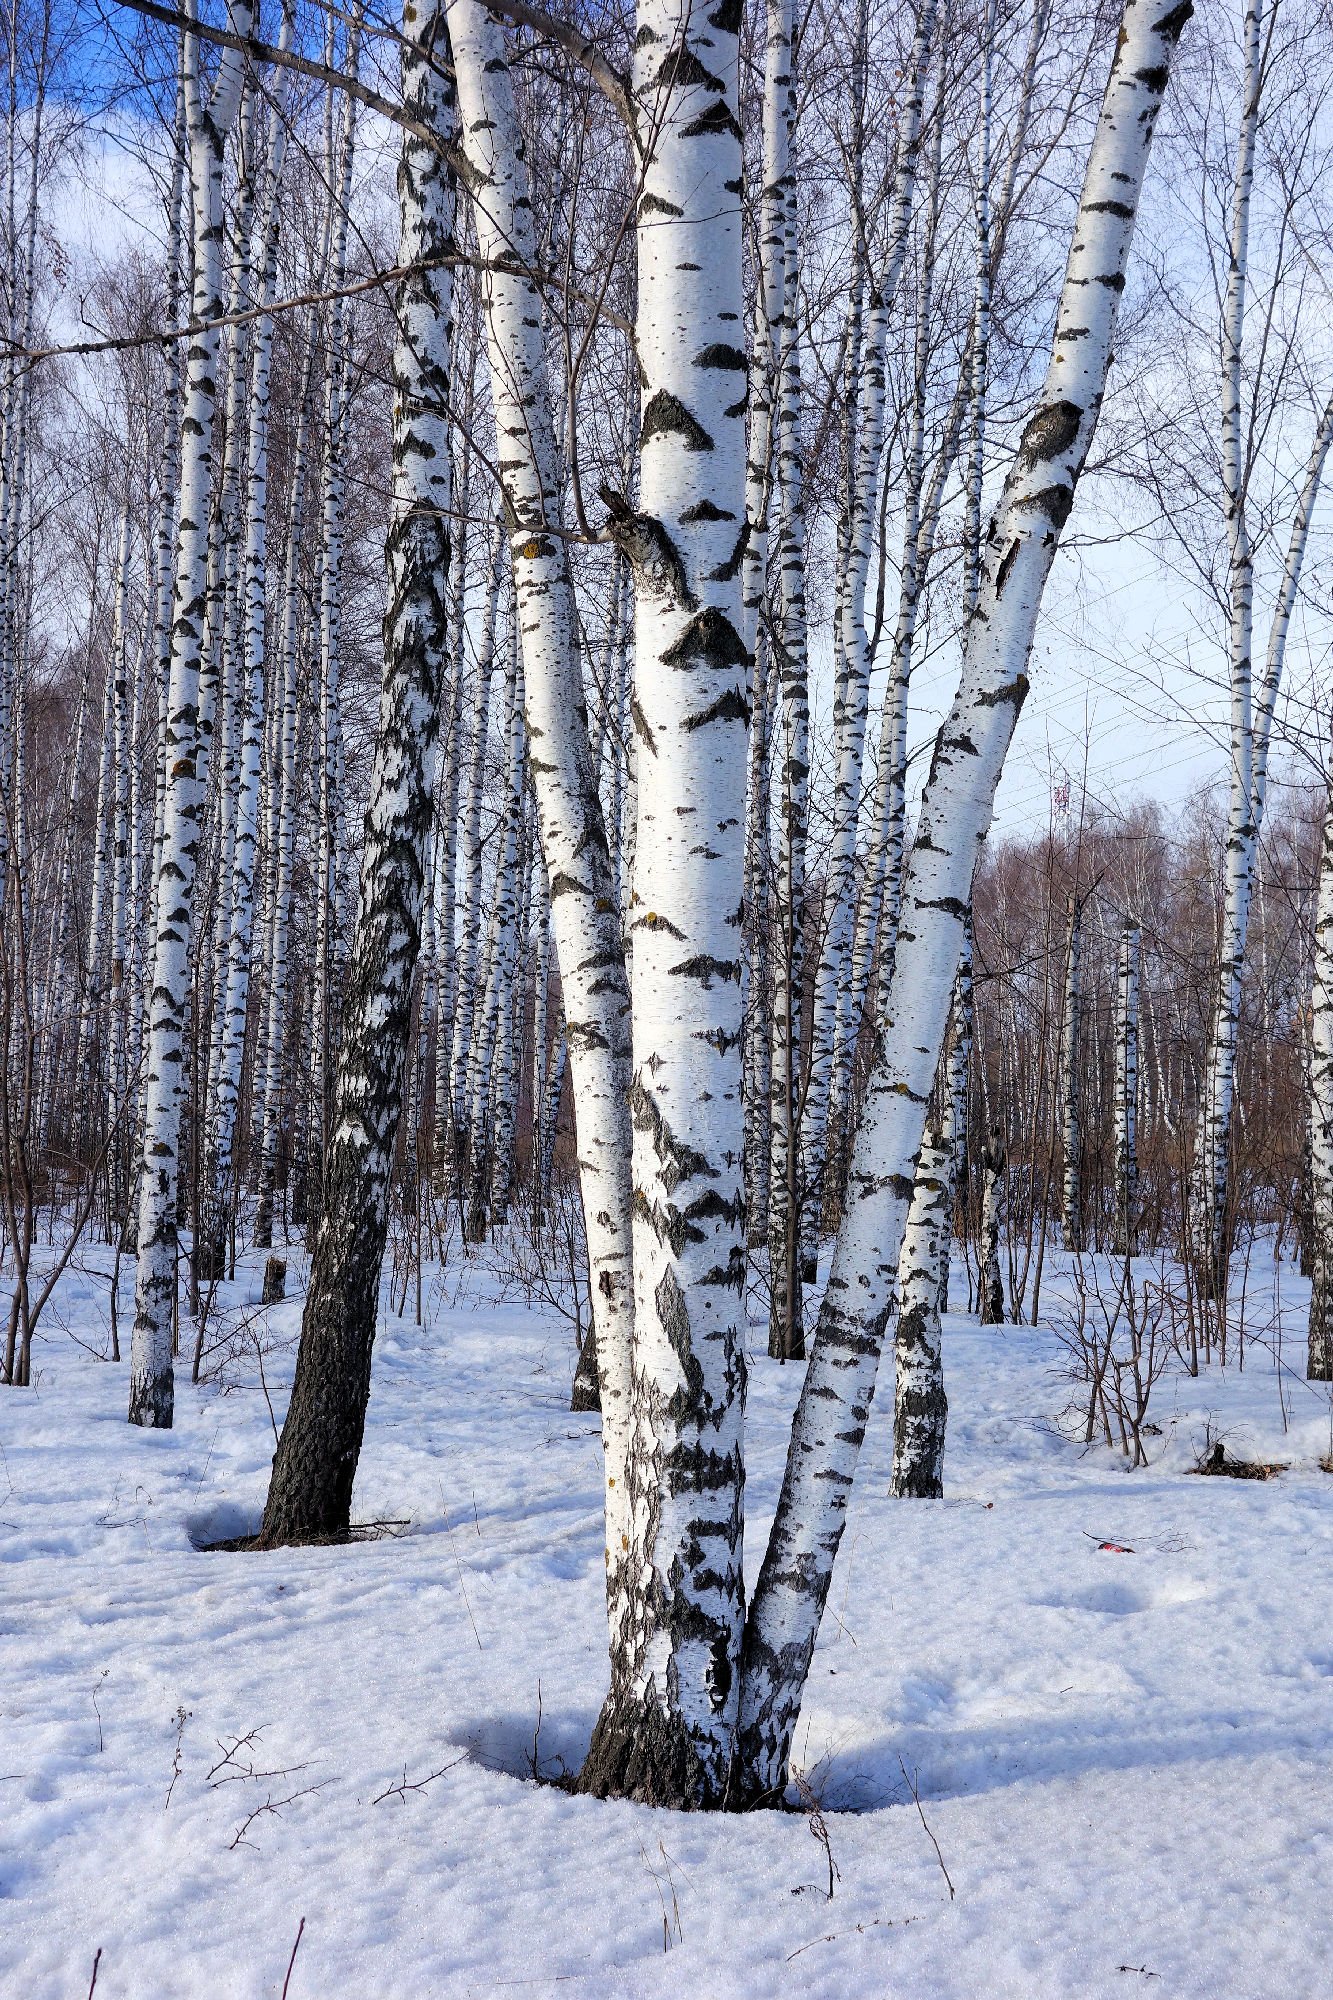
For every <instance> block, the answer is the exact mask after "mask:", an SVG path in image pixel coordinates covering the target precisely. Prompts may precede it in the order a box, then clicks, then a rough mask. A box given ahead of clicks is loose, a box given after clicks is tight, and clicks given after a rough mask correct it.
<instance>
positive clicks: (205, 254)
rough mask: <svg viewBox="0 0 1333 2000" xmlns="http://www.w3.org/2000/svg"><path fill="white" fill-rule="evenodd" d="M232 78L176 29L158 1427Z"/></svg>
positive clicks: (154, 1423)
mask: <svg viewBox="0 0 1333 2000" xmlns="http://www.w3.org/2000/svg"><path fill="white" fill-rule="evenodd" d="M192 13H193V10H192V9H191V14H192ZM227 20H228V24H229V26H230V27H231V29H232V30H233V31H234V32H236V33H237V34H240V35H248V34H249V33H250V30H251V27H252V24H253V10H252V8H251V6H250V5H249V0H230V4H229V5H228V9H227ZM243 75H244V67H243V63H242V59H241V57H240V56H239V55H238V54H237V53H235V52H234V51H232V50H227V51H225V52H224V53H223V55H222V58H221V62H220V64H219V67H218V71H217V75H216V78H215V80H214V83H213V87H212V90H211V91H210V92H209V93H208V94H207V96H205V94H204V92H203V89H202V86H201V83H200V76H199V44H198V39H197V38H196V37H194V36H187V38H186V46H185V95H186V113H187V120H188V130H189V146H190V164H191V179H192V183H193V191H194V298H193V314H194V320H195V324H196V331H195V332H194V333H193V334H192V335H191V337H190V342H189V347H188V350H187V354H186V386H185V397H184V405H183V412H182V425H181V482H180V519H179V525H178V528H177V532H176V562H175V584H174V590H173V600H172V609H173V617H172V634H171V674H170V684H169V688H168V693H167V714H166V724H165V732H164V738H163V741H164V745H165V777H164V795H163V816H162V845H161V854H160V857H159V860H158V865H157V877H156V883H155V908H154V924H153V928H154V955H153V990H152V1002H151V1016H150V1020H149V1026H148V1046H147V1061H146V1069H147V1074H146V1088H145V1102H144V1139H143V1167H142V1172H141V1176H140V1183H139V1189H140V1192H139V1226H138V1245H139V1252H138V1267H137V1271H136V1275H135V1298H134V1334H133V1340H132V1343H131V1349H130V1399H129V1419H130V1422H131V1423H134V1424H142V1425H144V1426H146V1427H148V1428H159V1429H162V1428H169V1427H170V1424H171V1420H172V1413H173V1409H174V1405H175V1383H174V1378H173V1371H172V1336H173V1329H174V1319H175V1303H176V1176H177V1171H178V1167H179V1146H180V1128H181V1102H182V1096H183V1083H184V1075H183V1071H184V1061H185V1053H186V1050H185V1009H186V1003H187V999H188V995H189V988H190V971H191V966H190V938H191V933H192V929H193V918H194V886H195V869H196V863H197V860H198V852H199V831H200V812H201V807H202V803H203V796H204V790H205V785H206V780H207V772H206V771H205V770H204V769H202V768H201V764H202V763H203V762H204V760H205V758H206V750H207V746H206V744H205V743H204V741H203V740H202V737H201V731H200V727H199V677H200V667H201V663H202V659H203V651H204V641H205V627H204V619H205V610H206V602H207V594H208V515H209V502H210V497H211V492H212V483H213V426H214V419H215V416H216V411H217V368H218V332H217V328H216V326H215V325H214V324H212V322H214V321H216V319H217V317H218V315H219V313H220V312H221V310H222V231H223V221H222V191H223V154H224V151H225V148H226V143H227V133H228V130H229V129H230V127H231V124H232V121H233V119H234V118H235V116H236V111H237V108H238V106H239V103H240V97H241V85H242V79H243Z"/></svg>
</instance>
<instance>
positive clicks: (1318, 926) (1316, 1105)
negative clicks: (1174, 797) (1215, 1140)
mask: <svg viewBox="0 0 1333 2000" xmlns="http://www.w3.org/2000/svg"><path fill="white" fill-rule="evenodd" d="M1309 1131H1310V1221H1311V1228H1310V1235H1311V1239H1312V1247H1313V1251H1314V1255H1313V1258H1312V1265H1313V1269H1312V1272H1311V1286H1310V1325H1309V1337H1308V1344H1307V1350H1306V1364H1305V1373H1306V1377H1307V1379H1308V1380H1309V1381H1311V1382H1333V786H1331V787H1330V792H1329V797H1328V800H1327V802H1326V804H1325V808H1324V839H1323V847H1322V850H1321V854H1320V861H1319V900H1318V903H1317V906H1316V909H1315V925H1314V980H1313V986H1312V991H1311V995H1310V1120H1309Z"/></svg>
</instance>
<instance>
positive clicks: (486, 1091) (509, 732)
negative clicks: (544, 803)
mask: <svg viewBox="0 0 1333 2000" xmlns="http://www.w3.org/2000/svg"><path fill="white" fill-rule="evenodd" d="M508 681H509V687H508V693H507V699H506V702H505V739H504V740H505V814H504V827H503V831H502V832H501V835H500V840H499V846H498V852H497V854H496V861H495V893H494V902H493V904H492V908H491V925H490V936H489V939H488V941H487V948H486V996H485V1003H484V1005H483V1007H482V1009H481V1013H480V1015H479V1016H478V1019H477V1022H476V1028H475V1032H474V1036H473V1059H472V1063H471V1079H470V1085H469V1103H468V1145H469V1153H468V1203H467V1233H468V1237H469V1239H470V1240H471V1241H472V1242H473V1243H484V1242H485V1241H486V1230H487V1207H488V1202H487V1196H488V1191H489V1184H490V1168H491V1156H492V1151H493V1147H492V1138H493V1134H492V1112H493V1100H492V1096H491V1084H492V1078H493V1075H494V1072H495V1068H496V1058H497V1055H498V1054H499V1052H500V1044H501V1042H502V1040H503V1037H504V1033H505V1028H504V1023H505V1020H506V1018H507V1016H508V1013H509V993H510V987H511V985H512V983H513V979H514V976H515V972H516V969H517V962H518V903H519V895H520V875H521V870H522V854H521V843H522V834H523V776H524V773H523V762H524V743H523V669H522V667H521V666H520V665H519V655H518V647H517V645H514V646H513V647H512V648H511V650H510V655H509V674H508Z"/></svg>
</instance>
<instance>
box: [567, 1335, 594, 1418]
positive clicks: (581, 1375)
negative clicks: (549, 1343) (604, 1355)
mask: <svg viewBox="0 0 1333 2000" xmlns="http://www.w3.org/2000/svg"><path fill="white" fill-rule="evenodd" d="M569 1407H570V1410H571V1411H572V1412H574V1413H575V1414H577V1415H580V1416H581V1415H585V1414H588V1413H590V1412H594V1411H595V1412H596V1413H597V1415H599V1416H600V1415H601V1409H602V1380H601V1376H600V1375H599V1374H598V1371H597V1335H596V1332H595V1330H594V1329H593V1328H592V1327H589V1328H588V1331H587V1332H586V1333H585V1334H584V1336H583V1345H582V1347H581V1348H580V1349H579V1365H578V1367H577V1368H576V1369H575V1370H574V1386H573V1388H572V1389H571V1390H570V1392H569Z"/></svg>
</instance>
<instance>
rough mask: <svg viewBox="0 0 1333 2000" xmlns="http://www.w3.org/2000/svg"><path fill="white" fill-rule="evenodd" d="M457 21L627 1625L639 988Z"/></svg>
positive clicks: (517, 203)
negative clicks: (633, 980) (633, 1037)
mask: <svg viewBox="0 0 1333 2000" xmlns="http://www.w3.org/2000/svg"><path fill="white" fill-rule="evenodd" d="M448 14H449V29H450V35H451V39H452V46H453V56H454V63H455V66H456V69H457V75H458V93H459V104H460V110H461V115H462V128H463V143H464V152H465V157H466V166H467V175H468V182H469V188H470V191H471V193H472V196H473V214H474V217H475V223H476V230H477V244H478V250H479V253H480V257H481V260H482V264H483V267H484V270H483V280H482V297H483V305H484V308H485V314H486V330H487V345H488V352H489V357H490V374H491V400H492V405H493V407H494V410H495V415H496V426H497V430H498V433H499V436H500V439H501V449H500V458H501V466H500V472H501V479H502V483H503V487H504V495H505V502H506V513H507V522H508V528H509V537H510V560H511V566H512V570H513V576H514V589H515V596H516V601H517V605H518V617H519V623H520V627H521V633H522V644H523V671H524V685H525V690H526V703H527V729H528V740H529V745H530V756H531V762H532V776H533V789H534V794H535V797H536V802H537V814H538V820H539V825H540V832H541V843H542V852H543V854H544V856H545V859H546V866H547V869H548V871H549V875H550V884H551V916H552V923H553V925H554V929H555V939H556V953H557V956H558V958H559V962H560V980H561V987H562V991H563V995H564V1005H565V1019H566V1031H567V1034H568V1039H569V1060H570V1069H571V1073H572V1077H573V1083H574V1102H575V1107H576V1118H577V1122H578V1144H579V1175H580V1183H581V1187H582V1193H583V1212H584V1221H585V1226H586V1231H587V1241H588V1261H589V1269H590V1274H591V1290H592V1299H593V1312H594V1317H595V1323H596V1338H597V1355H598V1368H599V1374H600V1379H601V1389H602V1443H603V1454H604V1459H605V1465H606V1507H607V1592H608V1612H609V1616H610V1619H611V1624H612V1629H613V1631H615V1630H617V1629H619V1627H620V1626H621V1625H622V1624H623V1621H624V1617H625V1615H626V1608H625V1607H626V1586H625V1583H624V1581H623V1578H622V1572H623V1568H624V1563H625V1561H626V1559H627V1553H628V1549H629V1541H630V1537H629V1523H628V1514H627V1508H628V1503H629V1495H628V1482H627V1474H626V1466H627V1453H628V1443H629V1425H630V1401H631V1398H630V1390H631V1375H630V1328H631V1323H632V1316H633V1304H632V1290H631V1276H630V1272H631V1257H632V1241H631V1225H630V1206H631V1202H630V1193H631V1189H630V1175H629V1167H630V1150H631V1149H630V1128H629V1090H628V1085H629V1079H630V1043H629V994H628V990H627V986H626V978H625V962H624V951H623V947H622V940H621V928H620V912H619V909H618V907H617V901H616V892H615V883H614V880H613V878H612V874H611V861H610V850H609V844H608V842H607V838H606V829H605V825H604V822H603V819H602V809H601V801H600V799H599V797H598V792H597V773H596V768H595V766H594V764H593V758H592V748H591V744H590V741H589V733H588V718H587V709H586V704H585V700H584V692H583V684H582V674H581V670H580V664H579V652H580V647H579V637H578V618H577V609H576V606H575V602H574V592H573V586H572V582H571V578H570V573H569V561H568V555H567V552H566V546H565V541H564V537H563V534H562V533H561V529H562V526H563V523H562V520H561V494H562V479H561V476H560V463H559V457H558V453H557V450H556V441H555V429H554V421H553V410H552V398H551V391H550V372H549V370H548V367H547V359H546V352H545V338H544V333H543V325H542V306H541V299H540V295H539V293H538V290H537V287H536V285H535V283H534V282H533V281H532V279H531V278H530V277H528V276H526V275H524V273H525V272H527V271H531V270H532V269H534V268H535V267H536V265H537V262H538V258H537V252H536V244H535V239H534V231H533V221H532V208H531V201H530V196H529V190H528V178H527V163H526V159H525V157H524V153H523V148H522V145H521V142H520V135H519V126H518V119H517V114H516V110H515V105H514V94H513V83H512V79H511V77H510V75H509V70H508V66H507V63H506V61H505V54H504V38H503V34H502V32H501V29H500V26H499V23H498V22H497V21H496V20H495V19H494V17H493V16H491V15H490V14H488V13H487V12H486V11H485V9H484V8H483V7H482V6H480V5H479V4H478V0H449V8H448ZM571 419H572V413H571ZM616 504H618V505H619V504H622V503H619V502H617V503H616Z"/></svg>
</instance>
